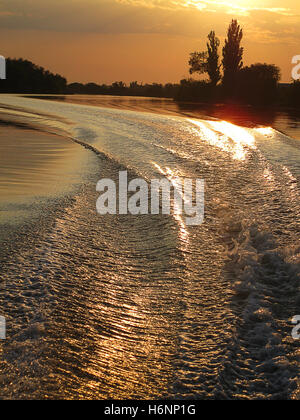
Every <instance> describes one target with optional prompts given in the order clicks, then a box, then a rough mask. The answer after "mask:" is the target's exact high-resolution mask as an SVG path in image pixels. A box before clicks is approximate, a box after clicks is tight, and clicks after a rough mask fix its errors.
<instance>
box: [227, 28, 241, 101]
mask: <svg viewBox="0 0 300 420" xmlns="http://www.w3.org/2000/svg"><path fill="white" fill-rule="evenodd" d="M242 38H243V30H242V29H241V27H240V25H239V24H238V21H237V20H232V21H231V24H230V25H229V28H228V32H227V39H226V40H225V46H224V47H223V60H222V64H223V72H224V76H223V85H224V88H225V90H226V93H227V94H229V92H230V91H231V92H232V93H234V90H235V83H236V78H237V74H238V72H239V70H241V69H242V67H243V61H242V59H243V52H244V49H243V48H242V47H241V41H242Z"/></svg>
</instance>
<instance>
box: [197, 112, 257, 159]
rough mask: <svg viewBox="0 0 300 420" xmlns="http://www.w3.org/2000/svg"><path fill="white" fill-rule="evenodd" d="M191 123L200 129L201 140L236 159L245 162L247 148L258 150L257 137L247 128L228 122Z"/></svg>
mask: <svg viewBox="0 0 300 420" xmlns="http://www.w3.org/2000/svg"><path fill="white" fill-rule="evenodd" d="M189 121H190V122H191V123H193V124H194V125H196V126H197V127H199V128H200V131H199V138H200V139H201V140H203V139H204V140H205V141H207V142H208V143H209V144H210V145H212V146H215V147H217V148H219V149H221V150H223V151H224V152H229V153H230V154H231V155H232V157H233V158H234V159H237V160H245V159H246V156H247V148H251V149H255V148H256V145H255V137H254V136H253V135H252V134H251V133H250V132H249V131H248V130H247V129H245V128H242V127H238V126H236V125H234V124H231V123H229V122H227V121H207V122H206V123H204V122H202V121H197V120H191V119H190V120H189ZM206 124H208V125H209V126H210V127H211V128H209V127H207V125H206Z"/></svg>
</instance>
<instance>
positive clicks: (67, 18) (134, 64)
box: [0, 0, 300, 83]
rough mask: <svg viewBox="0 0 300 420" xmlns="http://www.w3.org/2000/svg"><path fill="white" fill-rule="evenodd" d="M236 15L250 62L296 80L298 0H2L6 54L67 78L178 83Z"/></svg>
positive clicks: (0, 23)
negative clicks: (211, 36)
mask: <svg viewBox="0 0 300 420" xmlns="http://www.w3.org/2000/svg"><path fill="white" fill-rule="evenodd" d="M232 18H237V19H238V20H239V21H240V23H241V25H242V26H243V28H244V33H245V35H244V41H243V45H244V47H245V57H244V62H245V63H246V64H249V63H253V62H267V63H272V64H273V63H274V64H277V65H278V66H279V67H281V69H282V74H283V77H282V79H283V81H289V80H290V78H291V68H292V65H291V59H292V57H293V56H294V55H299V54H300V2H299V0H285V2H283V1H279V0H236V1H234V0H224V1H223V0H221V1H215V0H0V28H1V29H0V36H1V38H0V39H1V41H0V46H1V48H0V54H1V55H4V56H6V57H24V58H27V59H30V60H32V61H34V62H35V63H37V64H40V65H42V66H44V67H46V68H49V69H50V70H51V71H54V72H58V73H60V74H62V75H64V76H66V77H67V78H68V80H69V81H82V82H88V81H94V82H97V83H101V82H105V83H110V82H112V81H115V80H123V81H125V82H129V81H132V80H137V81H139V82H153V81H156V82H168V81H171V82H176V81H179V80H180V79H181V78H183V77H187V76H188V66H187V61H188V56H189V53H190V52H192V51H195V50H201V49H204V47H205V42H206V40H205V38H206V36H207V34H208V33H209V32H210V30H211V29H214V30H215V31H216V33H217V35H218V36H219V37H220V39H221V40H222V41H223V40H224V37H225V34H226V29H227V27H228V25H229V22H230V20H231V19H232Z"/></svg>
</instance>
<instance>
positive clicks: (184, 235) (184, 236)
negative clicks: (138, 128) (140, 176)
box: [152, 162, 189, 246]
mask: <svg viewBox="0 0 300 420" xmlns="http://www.w3.org/2000/svg"><path fill="white" fill-rule="evenodd" d="M152 163H153V166H155V168H156V169H158V171H159V172H160V173H161V174H162V175H164V176H165V177H166V178H167V179H168V180H169V181H170V182H171V183H172V185H173V186H174V187H176V186H178V179H179V178H180V177H179V176H178V175H176V174H175V173H174V171H172V170H171V169H170V168H168V167H167V168H165V169H163V168H162V167H161V166H159V165H158V164H157V163H155V162H152ZM178 190H180V189H178ZM182 198H183V196H182ZM173 216H174V219H175V220H176V222H177V223H178V225H179V232H180V234H179V235H180V239H181V241H182V243H184V244H185V246H186V245H187V244H188V238H189V232H188V230H187V228H186V225H185V223H184V220H183V217H182V215H181V214H180V211H179V209H178V208H177V205H176V202H175V200H174V214H173Z"/></svg>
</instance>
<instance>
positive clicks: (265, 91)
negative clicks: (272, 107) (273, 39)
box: [237, 63, 281, 105]
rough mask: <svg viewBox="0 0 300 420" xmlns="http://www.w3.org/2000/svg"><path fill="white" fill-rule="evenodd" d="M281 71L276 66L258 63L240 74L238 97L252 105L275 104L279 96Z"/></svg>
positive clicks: (244, 69) (242, 70)
mask: <svg viewBox="0 0 300 420" xmlns="http://www.w3.org/2000/svg"><path fill="white" fill-rule="evenodd" d="M280 77H281V74H280V69H279V68H278V67H277V66H275V65H274V64H265V63H263V64H262V63H257V64H252V65H251V66H250V67H244V68H243V69H241V70H240V71H239V73H238V78H237V88H238V89H237V97H238V98H239V99H241V100H242V101H243V102H247V103H249V104H252V105H267V104H271V103H274V102H275V101H276V96H277V93H278V92H277V88H278V82H279V80H280Z"/></svg>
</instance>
